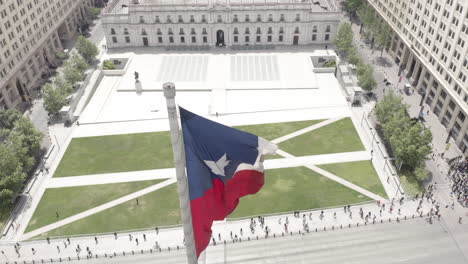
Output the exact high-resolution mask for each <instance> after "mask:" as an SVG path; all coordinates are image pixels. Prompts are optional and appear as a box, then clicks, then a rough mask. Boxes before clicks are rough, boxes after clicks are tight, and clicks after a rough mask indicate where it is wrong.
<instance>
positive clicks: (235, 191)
mask: <svg viewBox="0 0 468 264" xmlns="http://www.w3.org/2000/svg"><path fill="white" fill-rule="evenodd" d="M263 183H264V174H263V172H259V171H255V170H242V171H238V172H236V173H235V174H234V177H233V178H232V179H231V180H229V181H228V182H227V183H226V185H224V183H223V182H222V181H220V180H218V179H215V180H213V188H211V189H209V190H208V191H206V192H205V194H204V195H203V196H202V197H199V198H197V199H195V200H192V201H191V202H190V206H191V209H192V225H193V232H194V235H195V245H196V248H197V256H200V253H201V252H202V251H203V250H205V248H206V247H207V246H208V244H209V243H210V239H211V233H212V231H211V225H212V224H213V221H219V220H223V219H224V218H226V216H228V215H229V214H231V213H232V212H233V211H234V210H235V209H236V207H237V205H238V204H239V198H241V197H243V196H246V195H249V194H255V193H257V192H258V191H259V190H260V189H261V188H262V186H263Z"/></svg>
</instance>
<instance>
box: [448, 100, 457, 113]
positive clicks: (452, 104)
mask: <svg viewBox="0 0 468 264" xmlns="http://www.w3.org/2000/svg"><path fill="white" fill-rule="evenodd" d="M448 106H449V107H450V109H452V111H453V110H455V103H454V102H453V101H452V100H450V102H449V105H448Z"/></svg>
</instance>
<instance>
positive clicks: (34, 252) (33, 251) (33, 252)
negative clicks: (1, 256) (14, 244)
mask: <svg viewBox="0 0 468 264" xmlns="http://www.w3.org/2000/svg"><path fill="white" fill-rule="evenodd" d="M31 251H32V254H33V255H35V254H36V250H35V249H34V248H31ZM2 252H3V251H2Z"/></svg>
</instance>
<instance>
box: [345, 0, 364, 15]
mask: <svg viewBox="0 0 468 264" xmlns="http://www.w3.org/2000/svg"><path fill="white" fill-rule="evenodd" d="M363 4H364V2H363V0H346V2H345V9H346V11H348V12H349V13H350V14H351V17H355V16H356V12H357V11H358V10H359V8H361V6H362V5H363Z"/></svg>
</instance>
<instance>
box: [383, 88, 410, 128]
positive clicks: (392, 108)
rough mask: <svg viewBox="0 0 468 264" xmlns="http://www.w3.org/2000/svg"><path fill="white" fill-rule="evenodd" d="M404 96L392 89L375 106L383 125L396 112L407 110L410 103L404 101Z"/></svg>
mask: <svg viewBox="0 0 468 264" xmlns="http://www.w3.org/2000/svg"><path fill="white" fill-rule="evenodd" d="M402 100H403V98H401V97H400V96H397V95H395V93H393V92H392V91H391V92H389V93H388V94H387V95H385V96H384V98H383V99H382V100H381V101H380V102H378V103H377V105H376V106H375V114H376V115H377V119H378V120H379V122H380V123H381V124H382V125H385V124H386V123H387V122H389V120H390V119H391V118H393V116H394V115H395V114H398V113H399V112H401V111H404V112H407V109H408V107H409V106H408V105H406V104H403V103H402Z"/></svg>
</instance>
